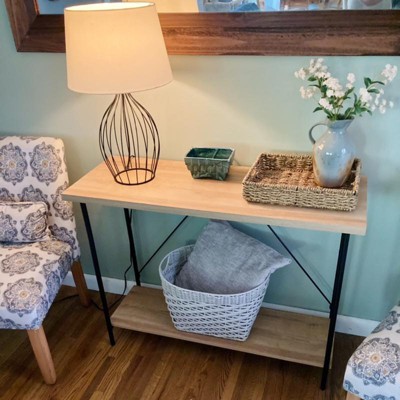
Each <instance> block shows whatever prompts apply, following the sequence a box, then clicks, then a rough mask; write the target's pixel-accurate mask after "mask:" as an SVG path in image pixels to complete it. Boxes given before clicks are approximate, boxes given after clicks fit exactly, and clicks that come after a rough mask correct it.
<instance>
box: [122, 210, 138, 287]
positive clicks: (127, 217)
mask: <svg viewBox="0 0 400 400" xmlns="http://www.w3.org/2000/svg"><path fill="white" fill-rule="evenodd" d="M124 214H125V223H126V229H127V230H128V238H129V248H130V257H131V263H132V265H133V270H134V271H135V280H136V285H137V286H140V271H139V266H138V262H137V257H136V249H135V240H134V238H133V232H132V215H130V214H129V210H128V209H127V208H124Z"/></svg>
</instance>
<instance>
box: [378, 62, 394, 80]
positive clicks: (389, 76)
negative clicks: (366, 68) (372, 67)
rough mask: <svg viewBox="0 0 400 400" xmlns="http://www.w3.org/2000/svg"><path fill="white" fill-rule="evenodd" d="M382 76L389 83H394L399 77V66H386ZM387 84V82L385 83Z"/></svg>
mask: <svg viewBox="0 0 400 400" xmlns="http://www.w3.org/2000/svg"><path fill="white" fill-rule="evenodd" d="M381 75H382V76H383V77H384V78H386V79H385V80H386V81H387V82H392V80H393V79H394V78H395V77H396V75H397V66H396V65H390V64H386V66H385V69H384V70H383V71H382V72H381ZM385 83H386V82H385Z"/></svg>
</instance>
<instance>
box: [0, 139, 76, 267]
mask: <svg viewBox="0 0 400 400" xmlns="http://www.w3.org/2000/svg"><path fill="white" fill-rule="evenodd" d="M68 182H69V181H68V173H67V166H66V164H65V152H64V143H63V141H62V140H61V139H57V138H52V137H43V136H0V201H17V202H18V201H35V202H36V201H43V202H45V203H46V205H47V209H48V211H49V213H48V225H49V229H50V231H51V234H52V235H53V236H54V237H56V238H57V239H59V240H62V241H64V242H67V243H69V244H70V245H71V246H72V249H73V253H74V260H75V259H77V258H78V257H79V255H80V250H79V243H78V239H77V236H76V227H75V218H74V214H73V209H72V203H71V202H69V201H64V200H63V199H62V193H63V191H64V190H65V189H66V188H67V187H68Z"/></svg>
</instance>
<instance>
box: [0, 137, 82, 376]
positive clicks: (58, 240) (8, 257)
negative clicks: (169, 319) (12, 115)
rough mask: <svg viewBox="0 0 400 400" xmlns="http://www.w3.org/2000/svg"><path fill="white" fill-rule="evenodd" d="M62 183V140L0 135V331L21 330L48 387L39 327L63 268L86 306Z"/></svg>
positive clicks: (49, 365)
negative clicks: (27, 338) (25, 332)
mask: <svg viewBox="0 0 400 400" xmlns="http://www.w3.org/2000/svg"><path fill="white" fill-rule="evenodd" d="M67 186H68V175H67V169H66V164H65V159H64V144H63V142H62V140H60V139H55V138H48V137H24V136H6V137H0V240H1V242H0V329H23V330H26V331H27V333H28V337H29V340H30V342H31V345H32V348H33V351H34V354H35V356H36V360H37V362H38V364H39V368H40V370H41V372H42V375H43V378H44V380H45V382H46V383H48V384H53V383H55V381H56V373H55V369H54V364H53V361H52V357H51V353H50V350H49V347H48V343H47V339H46V336H45V333H44V330H43V327H42V323H43V320H44V318H45V317H46V315H47V312H48V311H49V308H50V306H51V304H52V302H53V300H54V298H55V296H56V295H57V293H58V290H59V289H60V287H61V284H62V282H63V280H64V278H65V276H66V274H67V272H68V271H69V270H70V269H71V271H72V274H73V277H74V281H75V284H76V287H77V291H78V295H79V298H80V301H81V303H82V304H83V305H85V306H88V305H89V304H90V298H89V293H88V291H87V287H86V283H85V279H84V276H83V272H82V268H81V265H80V263H79V251H80V250H79V244H78V241H77V237H76V228H75V219H74V215H73V211H72V205H71V204H70V203H69V202H66V201H63V200H62V199H61V193H62V191H63V190H64V189H65V188H66V187H67ZM46 205H47V207H46ZM30 207H33V209H32V210H31V209H30ZM41 207H42V209H44V213H45V219H44V220H43V218H41V216H42V215H41V214H40V210H41ZM30 211H32V212H30ZM46 214H47V215H46ZM46 219H47V224H46Z"/></svg>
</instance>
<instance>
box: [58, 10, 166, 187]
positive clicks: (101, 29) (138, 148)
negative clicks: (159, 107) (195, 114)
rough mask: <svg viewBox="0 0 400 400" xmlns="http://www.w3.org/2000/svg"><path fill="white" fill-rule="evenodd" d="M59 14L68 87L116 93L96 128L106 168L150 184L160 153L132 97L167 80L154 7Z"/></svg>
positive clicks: (126, 180) (119, 177)
mask: <svg viewBox="0 0 400 400" xmlns="http://www.w3.org/2000/svg"><path fill="white" fill-rule="evenodd" d="M64 16H65V17H64V18H65V42H66V56H67V77H68V87H69V89H71V90H73V91H76V92H80V93H91V94H113V95H115V98H114V100H113V101H112V103H111V104H110V106H109V107H108V108H107V110H106V112H105V113H104V115H103V118H102V120H101V124H100V129H99V144H100V151H101V154H102V157H103V159H104V161H105V163H106V165H107V167H108V169H109V170H110V172H111V174H112V175H113V177H114V180H115V181H116V182H117V183H120V184H123V185H139V184H142V183H146V182H149V181H151V180H153V179H154V177H155V173H156V169H157V164H158V159H159V155H160V139H159V135H158V130H157V126H156V124H155V122H154V120H153V118H152V117H151V115H150V113H149V112H148V111H147V110H146V109H145V108H144V107H143V106H142V105H141V104H140V103H139V102H138V101H136V100H135V98H134V97H133V96H132V94H131V93H132V92H138V91H142V90H148V89H152V88H156V87H159V86H162V85H165V84H167V83H169V82H170V81H171V80H172V73H171V67H170V64H169V60H168V55H167V51H166V48H165V43H164V38H163V36H162V32H161V26H160V22H159V19H158V15H157V11H156V8H155V5H154V3H145V2H137V3H99V4H88V5H81V6H73V7H67V8H66V9H65V12H64Z"/></svg>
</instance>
